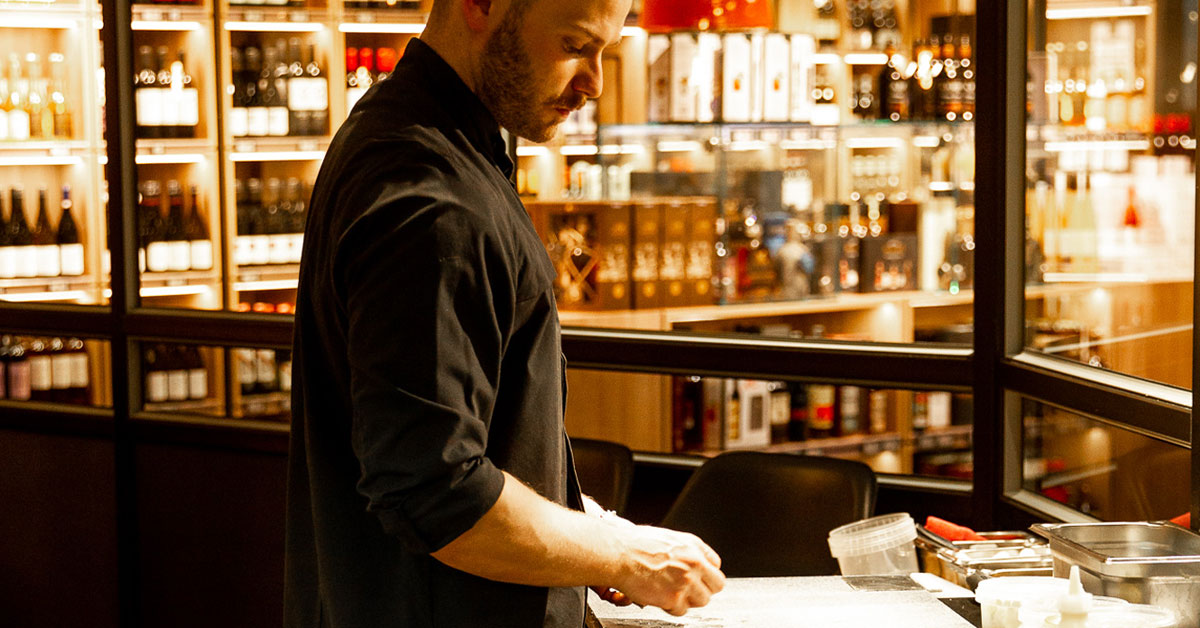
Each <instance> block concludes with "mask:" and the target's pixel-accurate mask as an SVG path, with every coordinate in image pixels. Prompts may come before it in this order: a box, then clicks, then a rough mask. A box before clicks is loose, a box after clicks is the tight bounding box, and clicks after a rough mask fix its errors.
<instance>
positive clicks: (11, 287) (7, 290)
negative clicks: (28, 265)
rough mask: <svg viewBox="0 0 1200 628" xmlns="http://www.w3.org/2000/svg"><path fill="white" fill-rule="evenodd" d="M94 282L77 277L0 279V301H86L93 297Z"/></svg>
mask: <svg viewBox="0 0 1200 628" xmlns="http://www.w3.org/2000/svg"><path fill="white" fill-rule="evenodd" d="M94 288H95V280H94V279H93V278H92V277H91V276H89V275H86V274H85V275H80V276H78V277H32V278H26V279H0V300H3V301H8V302H11V303H32V302H46V301H56V302H63V301H87V300H90V299H91V298H92V297H93V295H94V292H95V290H94Z"/></svg>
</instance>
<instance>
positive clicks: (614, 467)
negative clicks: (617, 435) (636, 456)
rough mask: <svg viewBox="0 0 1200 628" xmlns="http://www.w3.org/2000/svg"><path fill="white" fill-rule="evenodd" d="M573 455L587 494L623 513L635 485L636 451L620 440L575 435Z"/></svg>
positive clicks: (605, 505) (577, 472)
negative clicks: (620, 442)
mask: <svg viewBox="0 0 1200 628" xmlns="http://www.w3.org/2000/svg"><path fill="white" fill-rule="evenodd" d="M571 454H572V456H573V458H574V459H575V473H576V474H577V475H578V476H579V486H580V488H582V489H583V492H584V494H586V495H589V496H591V498H592V499H594V500H596V503H598V504H600V505H601V506H604V507H605V508H606V509H608V510H615V511H616V512H617V513H618V514H620V513H623V512H624V510H625V503H626V502H627V501H628V500H629V489H630V487H632V486H633V452H631V451H630V450H629V448H628V447H626V446H624V445H621V444H618V443H611V442H608V441H603V440H590V439H587V438H572V439H571Z"/></svg>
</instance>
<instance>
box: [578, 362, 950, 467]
mask: <svg viewBox="0 0 1200 628" xmlns="http://www.w3.org/2000/svg"><path fill="white" fill-rule="evenodd" d="M568 379H569V387H570V389H571V394H570V395H569V397H568V400H567V430H568V433H570V434H571V435H572V436H576V437H585V438H598V439H605V440H613V441H617V442H621V443H623V444H625V445H627V446H629V447H630V448H631V449H634V450H640V451H659V452H669V453H691V454H700V455H705V456H712V455H716V454H717V453H720V452H722V451H727V450H733V449H753V450H760V451H771V452H779V453H794V454H801V455H822V456H834V457H839V458H848V459H853V460H861V461H863V462H865V463H867V464H868V465H870V466H871V467H872V468H873V469H875V470H876V471H878V472H881V473H916V474H920V475H930V476H939V477H949V478H958V479H970V478H971V476H972V456H971V442H972V427H971V424H972V399H971V396H970V395H969V394H959V393H951V392H948V391H908V390H892V389H874V388H865V387H861V386H850V385H837V384H831V383H821V382H795V381H762V380H742V379H723V378H708V377H686V376H661V375H642V374H629V373H610V372H596V371H579V370H571V371H568ZM668 426H669V429H668Z"/></svg>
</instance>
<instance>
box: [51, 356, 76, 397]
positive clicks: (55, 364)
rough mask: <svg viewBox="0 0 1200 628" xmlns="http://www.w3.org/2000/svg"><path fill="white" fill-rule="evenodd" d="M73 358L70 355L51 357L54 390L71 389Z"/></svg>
mask: <svg viewBox="0 0 1200 628" xmlns="http://www.w3.org/2000/svg"><path fill="white" fill-rule="evenodd" d="M71 358H72V354H70V353H58V354H55V355H52V356H50V370H51V374H50V385H51V388H53V389H54V390H66V389H68V388H70V387H71Z"/></svg>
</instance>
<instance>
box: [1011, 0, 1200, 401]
mask: <svg viewBox="0 0 1200 628" xmlns="http://www.w3.org/2000/svg"><path fill="white" fill-rule="evenodd" d="M1033 6H1037V5H1033ZM1040 6H1042V7H1043V8H1044V10H1043V12H1042V13H1041V14H1038V13H1037V11H1031V14H1032V20H1033V23H1032V26H1031V29H1030V33H1031V35H1030V39H1029V53H1028V54H1029V64H1028V70H1029V74H1028V77H1029V82H1028V86H1029V88H1028V89H1029V100H1028V103H1027V115H1028V128H1027V138H1028V143H1027V146H1026V154H1027V162H1026V183H1027V189H1026V241H1027V243H1026V248H1025V266H1026V273H1025V277H1026V284H1027V288H1026V299H1027V311H1026V319H1027V328H1028V335H1027V345H1028V346H1029V347H1030V348H1031V349H1033V350H1036V351H1041V352H1044V353H1047V354H1050V355H1055V356H1059V357H1063V358H1066V359H1070V360H1076V361H1080V362H1083V363H1085V364H1090V365H1092V366H1097V367H1101V368H1107V369H1111V370H1115V371H1119V372H1122V373H1126V374H1131V375H1136V376H1139V377H1145V378H1149V379H1153V380H1157V381H1160V382H1164V383H1168V384H1172V385H1175V386H1180V387H1183V388H1190V387H1191V344H1192V325H1191V320H1192V315H1191V307H1190V304H1191V300H1192V280H1193V277H1192V258H1193V252H1194V242H1193V230H1194V228H1193V225H1194V222H1195V173H1194V168H1193V165H1192V161H1193V158H1194V151H1195V131H1194V130H1193V117H1194V113H1195V108H1196V103H1195V92H1196V88H1195V85H1194V81H1195V67H1196V23H1195V22H1196V12H1195V9H1194V6H1193V8H1192V10H1191V12H1190V13H1188V14H1187V15H1186V16H1185V15H1184V12H1183V4H1181V3H1154V2H1150V3H1145V4H1140V5H1138V6H1133V7H1122V9H1130V10H1119V11H1106V10H1104V9H1103V8H1097V9H1095V10H1078V11H1064V10H1061V8H1059V7H1056V4H1055V3H1054V2H1050V3H1049V4H1045V5H1040ZM1189 68H1190V69H1189ZM1150 356H1155V357H1154V359H1151V358H1150Z"/></svg>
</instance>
